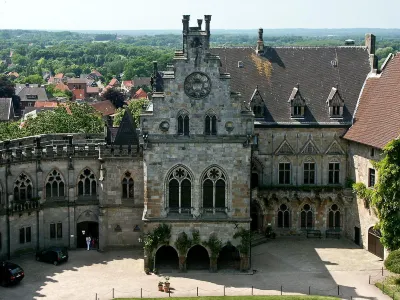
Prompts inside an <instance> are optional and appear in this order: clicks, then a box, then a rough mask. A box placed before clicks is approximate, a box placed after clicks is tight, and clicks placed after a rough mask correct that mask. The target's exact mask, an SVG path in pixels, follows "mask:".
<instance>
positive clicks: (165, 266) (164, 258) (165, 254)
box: [155, 246, 179, 272]
mask: <svg viewBox="0 0 400 300" xmlns="http://www.w3.org/2000/svg"><path fill="white" fill-rule="evenodd" d="M155 259H156V261H155V267H156V268H157V269H158V270H162V271H167V272H171V271H172V270H177V269H179V257H178V253H177V252H176V250H175V249H174V248H173V247H171V246H161V247H160V248H159V249H158V250H157V252H156V257H155Z"/></svg>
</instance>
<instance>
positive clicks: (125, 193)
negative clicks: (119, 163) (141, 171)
mask: <svg viewBox="0 0 400 300" xmlns="http://www.w3.org/2000/svg"><path fill="white" fill-rule="evenodd" d="M124 175H125V176H124V178H123V179H122V198H124V199H132V198H133V197H134V183H133V179H132V177H131V172H129V171H126V172H125V174H124Z"/></svg>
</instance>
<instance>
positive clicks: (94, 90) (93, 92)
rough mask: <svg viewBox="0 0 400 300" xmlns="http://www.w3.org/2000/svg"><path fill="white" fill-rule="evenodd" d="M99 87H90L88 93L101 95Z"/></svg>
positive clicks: (87, 89)
mask: <svg viewBox="0 0 400 300" xmlns="http://www.w3.org/2000/svg"><path fill="white" fill-rule="evenodd" d="M99 90H100V89H99V87H97V86H88V87H87V88H86V93H88V94H98V93H99Z"/></svg>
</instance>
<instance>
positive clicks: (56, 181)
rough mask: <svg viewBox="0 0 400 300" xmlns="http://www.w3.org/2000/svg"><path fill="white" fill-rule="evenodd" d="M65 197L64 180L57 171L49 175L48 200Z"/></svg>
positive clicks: (47, 184) (47, 181)
mask: <svg viewBox="0 0 400 300" xmlns="http://www.w3.org/2000/svg"><path fill="white" fill-rule="evenodd" d="M64 196H65V184H64V180H63V178H62V176H61V174H60V172H58V171H57V170H53V171H52V172H50V173H49V175H48V176H47V180H46V198H57V197H64Z"/></svg>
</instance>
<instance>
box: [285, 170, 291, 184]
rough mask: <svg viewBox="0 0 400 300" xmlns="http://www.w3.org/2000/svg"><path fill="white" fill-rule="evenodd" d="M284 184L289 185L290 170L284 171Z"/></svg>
mask: <svg viewBox="0 0 400 300" xmlns="http://www.w3.org/2000/svg"><path fill="white" fill-rule="evenodd" d="M285 184H290V169H289V170H287V171H285Z"/></svg>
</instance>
